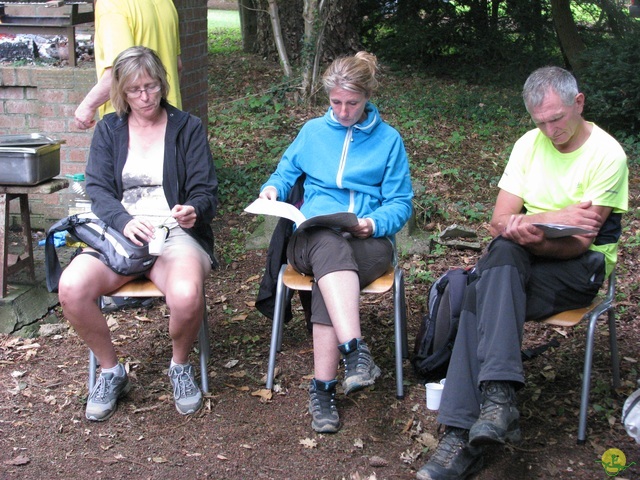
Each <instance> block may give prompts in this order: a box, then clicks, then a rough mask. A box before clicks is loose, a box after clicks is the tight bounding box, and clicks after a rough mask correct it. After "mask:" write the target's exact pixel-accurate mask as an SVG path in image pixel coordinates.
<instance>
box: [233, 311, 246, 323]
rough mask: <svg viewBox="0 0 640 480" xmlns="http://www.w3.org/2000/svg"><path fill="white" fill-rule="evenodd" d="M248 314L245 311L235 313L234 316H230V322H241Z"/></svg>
mask: <svg viewBox="0 0 640 480" xmlns="http://www.w3.org/2000/svg"><path fill="white" fill-rule="evenodd" d="M248 316H249V315H247V314H246V313H242V314H240V315H236V316H235V317H231V321H232V322H241V321H243V320H246V319H247V317H248Z"/></svg>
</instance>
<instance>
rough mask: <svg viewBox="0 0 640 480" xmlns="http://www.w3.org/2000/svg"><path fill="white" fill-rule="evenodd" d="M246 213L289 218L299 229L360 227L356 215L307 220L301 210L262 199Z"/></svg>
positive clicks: (329, 216)
mask: <svg viewBox="0 0 640 480" xmlns="http://www.w3.org/2000/svg"><path fill="white" fill-rule="evenodd" d="M244 211H245V212H248V213H254V214H256V215H274V216H277V217H284V218H288V219H289V220H292V221H293V222H295V224H296V226H297V228H298V229H304V228H309V227H320V226H321V227H332V228H339V229H341V230H346V229H349V228H351V227H355V226H356V225H358V217H357V216H356V214H355V213H351V212H338V213H330V214H327V215H316V216H315V217H312V218H309V219H307V218H305V216H304V215H303V214H302V212H301V211H300V210H298V209H297V208H296V207H294V206H293V205H291V204H290V203H287V202H280V201H274V200H265V199H262V198H258V199H256V200H254V201H253V203H251V205H249V206H248V207H247V208H245V209H244Z"/></svg>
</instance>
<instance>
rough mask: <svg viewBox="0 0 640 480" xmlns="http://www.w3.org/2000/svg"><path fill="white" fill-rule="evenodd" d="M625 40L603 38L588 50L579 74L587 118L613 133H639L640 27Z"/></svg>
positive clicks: (624, 38)
mask: <svg viewBox="0 0 640 480" xmlns="http://www.w3.org/2000/svg"><path fill="white" fill-rule="evenodd" d="M635 30H636V31H635V32H634V34H632V35H628V36H625V37H623V38H604V39H602V40H601V41H600V43H598V44H597V45H594V46H592V47H591V48H589V49H588V50H587V51H586V53H585V55H584V58H585V60H586V61H587V62H588V63H587V66H586V67H585V68H584V69H582V70H581V71H580V81H581V89H582V90H583V91H584V92H585V95H586V98H587V101H586V107H585V116H586V117H587V118H589V119H592V120H594V121H595V122H596V123H598V124H599V125H601V126H603V127H604V128H606V129H607V130H609V131H610V132H611V133H613V134H616V136H617V134H618V133H626V134H636V135H637V132H638V131H640V75H638V71H637V70H636V69H637V68H638V65H640V28H637V29H635Z"/></svg>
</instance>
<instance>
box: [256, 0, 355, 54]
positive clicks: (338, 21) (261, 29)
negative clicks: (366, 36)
mask: <svg viewBox="0 0 640 480" xmlns="http://www.w3.org/2000/svg"><path fill="white" fill-rule="evenodd" d="M310 1H312V0H310ZM324 1H325V6H324V7H323V11H324V12H325V15H324V18H326V22H325V24H324V34H323V36H322V42H321V45H320V48H321V50H320V51H321V52H322V56H321V58H320V61H321V62H329V61H331V60H333V59H334V58H336V57H338V56H340V55H345V54H351V53H355V52H357V51H358V50H359V49H361V48H362V46H361V43H360V37H359V34H358V32H359V27H360V21H361V20H360V18H359V16H358V0H324ZM256 3H258V9H259V10H258V30H257V34H258V38H257V45H258V48H257V53H259V54H260V55H263V56H265V57H269V58H274V59H275V58H276V57H277V55H278V51H277V49H276V46H275V42H274V36H273V30H272V28H271V22H270V19H269V17H268V16H267V15H266V13H265V12H267V11H268V5H267V1H266V0H256ZM278 8H279V11H280V15H279V17H280V27H281V29H282V39H283V42H284V45H285V47H286V50H287V53H288V55H289V60H290V62H291V64H292V65H296V66H300V65H302V63H303V60H302V56H303V55H302V54H303V47H304V43H303V38H304V28H305V25H304V19H303V10H304V0H286V1H282V2H280V3H279V4H278Z"/></svg>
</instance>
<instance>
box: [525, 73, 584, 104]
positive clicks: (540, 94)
mask: <svg viewBox="0 0 640 480" xmlns="http://www.w3.org/2000/svg"><path fill="white" fill-rule="evenodd" d="M549 89H551V90H553V91H554V92H555V93H557V94H558V96H559V97H560V99H561V100H562V103H564V104H565V105H573V104H574V103H575V101H576V95H578V93H580V90H578V82H577V81H576V78H575V77H574V76H573V75H572V74H571V72H569V71H567V70H565V69H564V68H560V67H542V68H539V69H537V70H536V71H534V72H533V73H532V74H531V75H529V78H527V81H526V82H525V84H524V88H523V89H522V99H523V100H524V105H525V107H526V108H527V111H530V109H531V108H535V107H537V106H539V105H540V104H541V103H542V102H543V101H544V97H545V95H546V94H547V92H548V91H549Z"/></svg>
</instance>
